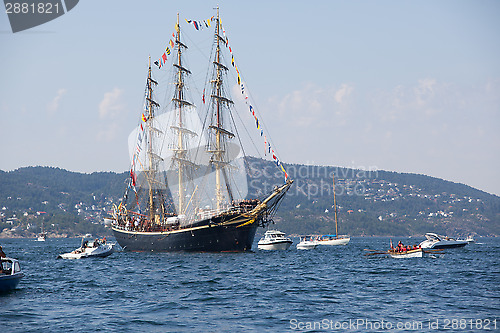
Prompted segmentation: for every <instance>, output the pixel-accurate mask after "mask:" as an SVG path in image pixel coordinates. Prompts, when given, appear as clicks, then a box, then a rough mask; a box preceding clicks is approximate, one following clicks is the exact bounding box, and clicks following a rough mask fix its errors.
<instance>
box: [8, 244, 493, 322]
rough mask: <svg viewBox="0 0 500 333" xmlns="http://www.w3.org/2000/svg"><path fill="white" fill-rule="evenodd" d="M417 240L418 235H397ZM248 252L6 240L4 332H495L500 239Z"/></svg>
mask: <svg viewBox="0 0 500 333" xmlns="http://www.w3.org/2000/svg"><path fill="white" fill-rule="evenodd" d="M392 240H393V242H397V241H398V240H402V241H403V243H405V244H408V243H412V244H414V243H418V242H419V241H421V240H423V239H417V238H413V239H404V238H402V239H399V238H398V239H394V238H393V239H392ZM257 241H258V237H256V240H255V245H254V250H253V252H247V253H132V252H118V253H114V254H112V255H111V256H109V257H107V258H92V259H81V260H64V259H56V257H57V255H58V254H61V253H65V252H69V251H71V250H73V249H75V248H77V247H78V246H79V245H80V239H76V238H73V239H48V240H47V241H46V242H36V241H34V240H31V239H29V240H28V239H0V245H2V246H3V249H4V251H5V252H6V253H7V255H8V256H11V257H14V258H17V259H19V260H20V263H21V267H22V268H23V270H24V272H25V274H26V277H25V278H24V279H23V280H22V281H21V283H20V284H19V286H18V287H17V289H16V290H14V291H12V292H9V293H7V294H2V295H0V332H84V331H85V332H101V331H105V332H294V331H297V332H439V331H440V332H500V260H499V258H500V239H498V238H479V239H478V241H477V243H475V244H469V245H467V246H466V247H465V248H462V249H450V250H446V251H445V252H444V253H443V254H436V255H431V256H427V257H424V258H410V259H392V258H387V257H385V256H379V255H374V256H365V254H366V253H368V252H367V251H364V249H375V250H385V249H386V248H387V247H388V245H389V238H380V237H379V238H356V237H354V238H352V239H351V242H350V243H349V245H347V246H321V247H318V248H316V249H314V250H302V251H300V250H296V248H295V245H296V244H297V240H296V239H294V244H293V245H292V247H291V248H290V249H289V250H288V251H281V252H277V251H274V252H268V251H261V250H258V249H257V243H256V242H257Z"/></svg>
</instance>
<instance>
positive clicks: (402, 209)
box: [0, 158, 500, 237]
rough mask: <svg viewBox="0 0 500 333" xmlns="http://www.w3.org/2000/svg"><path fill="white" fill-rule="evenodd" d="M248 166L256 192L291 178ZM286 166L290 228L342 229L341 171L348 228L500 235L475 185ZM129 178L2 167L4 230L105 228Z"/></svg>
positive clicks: (497, 206) (495, 207) (499, 223)
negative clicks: (105, 220)
mask: <svg viewBox="0 0 500 333" xmlns="http://www.w3.org/2000/svg"><path fill="white" fill-rule="evenodd" d="M247 166H248V192H249V194H248V195H249V197H255V196H262V195H263V194H264V193H267V192H269V191H270V190H272V188H273V187H274V186H275V185H277V184H281V183H283V181H284V176H283V173H282V172H281V171H280V170H279V169H278V168H277V167H276V165H275V164H274V163H273V162H272V161H264V160H261V159H257V158H248V159H247ZM286 170H287V172H288V174H289V175H290V177H291V178H292V179H294V184H293V185H292V187H291V188H290V190H289V192H288V193H287V196H286V197H285V199H284V200H283V202H282V204H281V207H280V209H279V210H278V212H277V215H276V216H275V218H274V220H275V222H276V225H275V227H276V228H278V229H281V230H282V231H285V232H286V233H294V234H306V233H334V231H335V227H334V214H333V213H334V210H333V184H332V176H333V174H335V182H336V191H335V193H336V200H337V206H338V216H339V228H340V230H339V232H340V233H348V234H350V235H353V236H355V235H397V236H408V235H422V234H424V233H425V232H431V231H432V232H437V233H443V234H448V235H450V236H457V235H468V234H477V235H483V236H486V235H489V236H492V235H500V197H498V196H495V195H491V194H488V193H486V192H483V191H480V190H477V189H474V188H472V187H470V186H467V185H463V184H457V183H453V182H449V181H445V180H442V179H438V178H433V177H428V176H424V175H416V174H405V173H397V172H387V171H380V170H354V169H347V168H338V167H324V166H314V165H286ZM127 177H128V174H127V173H120V174H117V173H112V172H97V173H92V174H82V173H75V172H69V171H66V170H62V169H59V168H49V167H28V168H21V169H18V170H15V171H11V172H3V171H0V209H1V211H0V232H1V231H2V230H4V233H3V235H4V236H5V232H7V231H8V234H9V235H10V234H15V235H22V236H29V235H32V234H33V233H36V232H38V231H39V228H40V224H41V221H42V220H43V221H44V225H45V228H46V229H47V230H48V231H49V232H53V233H54V234H65V235H69V236H71V235H74V234H77V233H82V232H83V233H85V232H91V231H89V228H90V229H92V230H94V232H101V233H104V232H105V229H104V228H103V226H102V221H103V218H104V217H106V216H108V214H109V212H110V211H111V208H112V205H113V204H117V203H118V202H119V200H120V199H121V197H122V194H123V191H124V189H125V186H126V184H125V181H126V179H127ZM28 227H29V228H28ZM5 229H7V230H5ZM11 229H14V231H11ZM1 236H2V234H0V237H1ZM7 236H8V235H7Z"/></svg>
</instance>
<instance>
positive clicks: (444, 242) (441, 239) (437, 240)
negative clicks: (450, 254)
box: [419, 232, 469, 249]
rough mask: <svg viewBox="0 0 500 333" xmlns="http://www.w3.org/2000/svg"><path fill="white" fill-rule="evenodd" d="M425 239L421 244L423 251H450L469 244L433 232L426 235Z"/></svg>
mask: <svg viewBox="0 0 500 333" xmlns="http://www.w3.org/2000/svg"><path fill="white" fill-rule="evenodd" d="M425 238H427V239H426V240H424V241H423V242H422V243H420V244H419V246H420V247H422V248H423V249H449V248H454V247H464V246H465V245H467V244H469V243H468V242H467V241H466V240H460V239H454V238H451V237H447V236H442V235H438V234H435V233H432V232H428V233H426V234H425Z"/></svg>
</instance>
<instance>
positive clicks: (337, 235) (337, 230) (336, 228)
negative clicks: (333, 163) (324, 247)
mask: <svg viewBox="0 0 500 333" xmlns="http://www.w3.org/2000/svg"><path fill="white" fill-rule="evenodd" d="M333 209H334V212H335V238H339V229H338V227H337V202H336V199H335V174H333Z"/></svg>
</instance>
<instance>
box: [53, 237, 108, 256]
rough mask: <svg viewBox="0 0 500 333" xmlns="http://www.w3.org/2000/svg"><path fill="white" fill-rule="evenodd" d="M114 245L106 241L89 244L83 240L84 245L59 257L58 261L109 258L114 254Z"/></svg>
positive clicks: (97, 240)
mask: <svg viewBox="0 0 500 333" xmlns="http://www.w3.org/2000/svg"><path fill="white" fill-rule="evenodd" d="M114 251H115V250H114V244H113V243H106V239H105V238H104V239H102V240H99V239H96V240H94V241H93V242H88V241H86V240H85V238H82V245H81V246H80V247H79V248H77V249H76V250H74V251H71V252H68V253H64V254H61V255H59V256H58V257H57V258H58V259H81V258H90V257H107V256H109V255H110V254H112V253H113V252H114Z"/></svg>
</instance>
